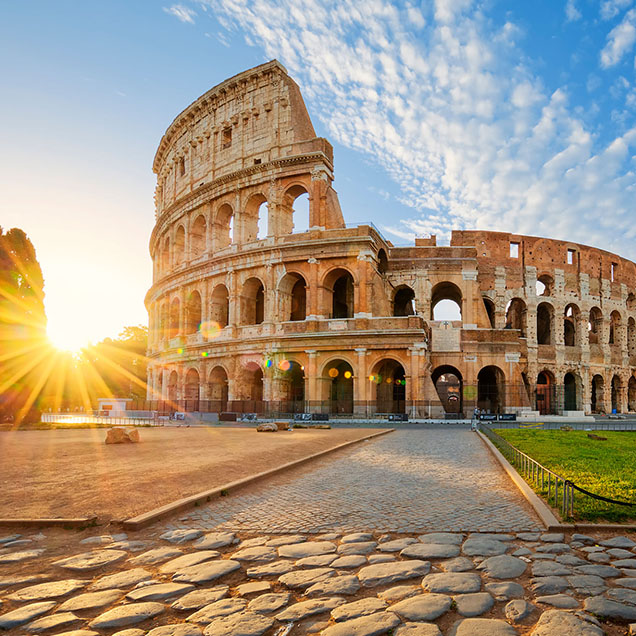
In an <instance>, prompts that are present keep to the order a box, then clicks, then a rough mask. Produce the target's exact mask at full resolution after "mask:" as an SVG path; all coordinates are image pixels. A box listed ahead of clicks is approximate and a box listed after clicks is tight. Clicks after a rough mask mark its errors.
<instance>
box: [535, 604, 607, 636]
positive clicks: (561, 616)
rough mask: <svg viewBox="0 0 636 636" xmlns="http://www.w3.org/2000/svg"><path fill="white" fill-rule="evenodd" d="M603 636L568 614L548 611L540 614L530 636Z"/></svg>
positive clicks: (585, 622) (600, 631) (597, 629)
mask: <svg viewBox="0 0 636 636" xmlns="http://www.w3.org/2000/svg"><path fill="white" fill-rule="evenodd" d="M557 634H558V636H603V630H602V629H599V628H598V627H597V626H596V625H592V624H591V623H588V622H587V621H582V620H581V619H579V618H577V617H576V616H574V615H573V614H570V613H569V612H561V611H559V610H548V611H546V612H543V614H541V617H540V618H539V621H538V622H537V624H536V625H535V626H534V629H533V630H532V633H531V636H556V635H557Z"/></svg>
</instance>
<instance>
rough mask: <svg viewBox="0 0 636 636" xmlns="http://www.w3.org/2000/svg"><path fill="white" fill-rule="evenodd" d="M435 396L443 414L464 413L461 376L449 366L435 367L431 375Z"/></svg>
mask: <svg viewBox="0 0 636 636" xmlns="http://www.w3.org/2000/svg"><path fill="white" fill-rule="evenodd" d="M431 379H432V380H433V384H434V385H435V390H436V391H437V396H438V397H439V401H440V402H441V405H442V407H443V408H444V412H445V413H450V414H453V415H459V414H460V413H463V412H464V391H463V379H462V374H461V373H460V372H459V371H458V370H457V369H456V368H455V367H451V366H449V365H443V366H441V367H437V369H435V371H433V373H432V374H431Z"/></svg>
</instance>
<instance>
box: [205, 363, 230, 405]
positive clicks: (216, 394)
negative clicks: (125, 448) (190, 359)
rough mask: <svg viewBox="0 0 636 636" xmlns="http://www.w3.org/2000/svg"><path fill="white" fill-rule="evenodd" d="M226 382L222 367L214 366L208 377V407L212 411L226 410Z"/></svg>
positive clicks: (225, 374)
mask: <svg viewBox="0 0 636 636" xmlns="http://www.w3.org/2000/svg"><path fill="white" fill-rule="evenodd" d="M227 396H228V382H227V373H226V372H225V369H224V368H223V367H214V369H212V371H210V376H209V379H208V399H209V406H208V409H209V410H210V411H212V412H214V413H220V412H221V411H226V410H227Z"/></svg>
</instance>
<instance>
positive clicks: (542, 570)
mask: <svg viewBox="0 0 636 636" xmlns="http://www.w3.org/2000/svg"><path fill="white" fill-rule="evenodd" d="M568 574H572V568H570V567H568V566H567V565H563V564H562V563H557V562H556V561H536V562H535V563H533V564H532V576H567V575H568Z"/></svg>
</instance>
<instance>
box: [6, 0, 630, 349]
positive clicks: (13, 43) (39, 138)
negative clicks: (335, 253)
mask: <svg viewBox="0 0 636 636" xmlns="http://www.w3.org/2000/svg"><path fill="white" fill-rule="evenodd" d="M0 12H1V13H0V17H1V18H2V19H0V52H1V54H2V59H3V60H4V61H5V64H3V78H2V99H0V122H1V123H0V132H1V138H2V142H3V152H2V153H1V156H0V189H1V192H2V203H3V205H2V214H1V215H0V225H2V226H3V227H5V228H7V229H8V228H9V227H12V226H18V227H22V228H23V229H24V230H26V231H27V233H28V234H29V236H30V237H31V238H32V240H33V242H34V244H35V246H36V249H37V251H38V255H39V258H40V261H41V263H42V265H43V269H44V275H45V280H46V294H47V311H48V315H49V322H50V325H51V330H52V331H55V330H57V331H58V332H59V333H62V332H66V333H67V334H69V333H70V334H72V335H73V337H74V338H75V339H76V340H78V341H85V340H86V339H92V340H93V341H95V340H97V339H100V338H102V337H105V336H108V335H116V334H117V332H118V331H119V330H120V329H121V327H123V326H124V325H127V324H136V323H145V322H146V315H145V310H144V307H143V296H144V294H145V292H146V290H147V288H148V287H149V285H150V271H151V267H150V258H149V255H148V247H147V246H148V238H149V235H150V231H151V229H152V225H153V222H154V211H153V204H152V194H153V189H154V175H153V174H152V171H151V164H152V158H153V156H154V152H155V150H156V146H157V144H158V142H159V140H160V138H161V135H162V134H163V132H164V130H165V129H166V127H167V126H168V125H169V124H170V122H171V121H172V119H173V118H174V116H175V115H176V114H177V113H178V112H180V111H181V110H182V109H183V108H185V107H186V106H187V105H188V104H189V103H190V102H191V101H193V100H194V99H196V98H197V97H198V96H199V95H201V94H202V93H204V92H205V91H206V90H208V89H209V88H210V87H212V86H213V85H215V84H217V83H218V82H220V81H222V80H223V79H225V78H227V77H229V76H231V75H233V74H235V73H238V72H240V71H242V70H245V69H247V68H250V67H251V66H254V65H256V64H259V63H262V62H263V61H266V60H269V59H272V58H274V57H275V58H278V59H279V60H280V61H281V62H282V63H283V64H284V65H285V66H286V67H287V69H288V70H289V72H290V74H291V75H292V76H293V77H294V78H295V79H296V80H297V81H298V83H299V84H300V86H301V89H302V91H303V94H304V96H305V101H306V103H307V106H308V109H309V112H310V114H311V116H312V118H313V121H314V124H315V127H316V129H317V132H318V134H319V135H321V136H325V137H327V138H329V139H330V141H331V142H332V143H333V144H334V148H335V160H336V181H335V187H336V189H337V190H338V193H339V195H340V200H341V204H342V207H343V211H344V214H345V218H346V220H347V222H360V221H372V222H373V223H375V225H376V226H378V227H379V228H380V229H381V230H382V231H383V233H384V234H385V236H386V237H387V238H388V239H389V240H392V241H393V242H395V243H398V244H399V243H408V242H410V241H412V240H413V238H414V237H415V236H418V235H426V234H428V233H437V234H438V236H440V238H441V239H442V240H444V239H446V240H447V239H448V237H449V234H450V230H451V229H453V228H483V229H497V230H509V231H516V232H522V233H527V234H535V235H542V236H551V237H555V238H562V239H569V240H572V241H578V242H583V243H588V244H592V245H596V246H599V247H603V248H606V249H609V250H612V251H616V252H618V253H620V254H622V255H624V256H626V257H628V258H632V259H634V258H636V250H635V249H634V238H635V236H636V213H635V212H636V210H635V207H636V205H635V202H636V159H635V153H636V82H635V78H636V2H635V0H600V1H599V0H552V1H547V0H534V1H533V2H513V3H511V2H505V1H503V0H500V1H498V0H488V1H484V2H478V1H475V0H431V1H427V2H422V3H417V2H410V3H395V2H393V3H392V2H384V1H382V0H360V1H355V0H350V1H349V2H346V3H344V2H338V1H335V0H333V1H332V0H326V1H323V2H316V1H315V0H276V1H270V0H254V1H252V2H247V1H243V0H206V1H203V2H201V1H197V2H189V1H187V0H183V1H181V2H178V3H171V2H160V1H155V0H132V1H131V0H126V1H123V0H110V1H109V2H93V1H86V2H77V1H74V2H70V1H58V2H55V3H52V2H50V1H45V0H40V1H31V0H23V1H15V2H12V1H10V0H5V1H4V2H2V4H1V6H0Z"/></svg>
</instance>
